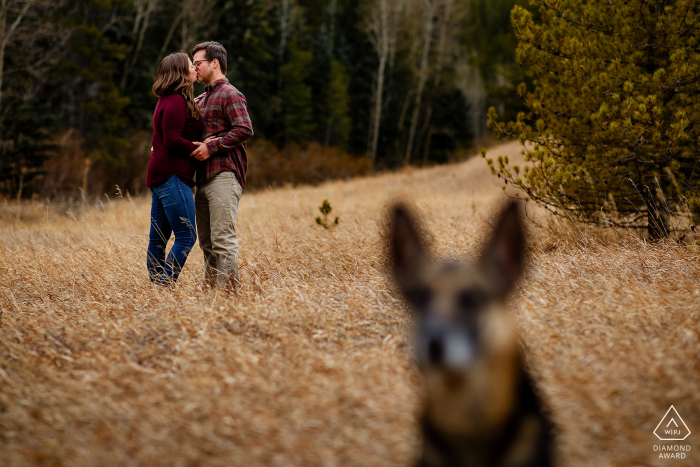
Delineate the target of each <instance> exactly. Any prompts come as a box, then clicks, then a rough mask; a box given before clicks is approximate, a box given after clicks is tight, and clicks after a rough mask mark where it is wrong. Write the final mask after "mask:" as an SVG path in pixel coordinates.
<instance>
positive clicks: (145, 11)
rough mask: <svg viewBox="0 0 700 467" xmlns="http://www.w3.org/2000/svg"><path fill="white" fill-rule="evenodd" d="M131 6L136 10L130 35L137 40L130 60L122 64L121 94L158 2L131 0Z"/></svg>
mask: <svg viewBox="0 0 700 467" xmlns="http://www.w3.org/2000/svg"><path fill="white" fill-rule="evenodd" d="M133 4H134V7H135V8H136V15H135V16H134V26H133V28H132V31H131V34H132V36H133V37H137V40H136V45H135V46H134V47H133V48H132V50H131V58H130V59H129V58H127V60H126V61H125V63H124V73H123V74H122V82H121V86H120V88H121V90H122V92H123V91H124V90H125V89H126V82H127V78H128V76H129V74H130V73H131V71H132V70H133V69H134V66H135V65H136V61H137V60H138V58H139V53H140V52H141V47H142V46H143V39H144V37H145V35H146V30H147V29H148V22H149V19H150V17H151V13H153V12H154V11H156V10H157V9H158V7H159V6H160V0H133Z"/></svg>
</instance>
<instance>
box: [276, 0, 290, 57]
mask: <svg viewBox="0 0 700 467" xmlns="http://www.w3.org/2000/svg"><path fill="white" fill-rule="evenodd" d="M293 19H294V3H293V0H280V2H279V5H278V8H277V20H278V21H279V24H280V48H279V51H278V55H279V61H280V63H282V61H283V60H284V51H285V49H286V48H287V39H289V36H290V34H291V30H292V21H293Z"/></svg>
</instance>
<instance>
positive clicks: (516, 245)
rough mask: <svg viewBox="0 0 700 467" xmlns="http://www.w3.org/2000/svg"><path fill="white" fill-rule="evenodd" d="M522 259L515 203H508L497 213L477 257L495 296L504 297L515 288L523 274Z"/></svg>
mask: <svg viewBox="0 0 700 467" xmlns="http://www.w3.org/2000/svg"><path fill="white" fill-rule="evenodd" d="M524 259H525V227H524V226H523V221H522V218H521V214H520V206H519V204H518V202H517V201H511V202H510V203H508V205H507V206H506V207H505V209H503V211H502V212H501V215H500V216H499V218H498V221H497V222H496V228H495V229H494V231H493V234H492V236H491V239H490V240H489V242H488V244H487V246H486V249H485V250H484V253H483V254H482V256H481V265H482V267H483V268H484V269H485V270H486V273H487V275H488V277H489V281H490V283H491V284H492V286H493V288H494V289H493V290H494V292H495V293H496V294H497V295H505V294H507V293H508V292H509V291H510V289H511V288H512V287H513V286H514V285H515V282H516V281H517V280H518V278H519V277H520V274H522V272H523V263H524Z"/></svg>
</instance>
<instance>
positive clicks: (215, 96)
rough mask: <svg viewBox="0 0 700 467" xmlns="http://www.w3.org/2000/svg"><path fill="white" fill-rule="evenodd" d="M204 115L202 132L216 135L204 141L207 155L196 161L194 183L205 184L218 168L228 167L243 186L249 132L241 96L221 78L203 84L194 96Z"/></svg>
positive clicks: (221, 170) (222, 170) (251, 125)
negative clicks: (202, 160)
mask: <svg viewBox="0 0 700 467" xmlns="http://www.w3.org/2000/svg"><path fill="white" fill-rule="evenodd" d="M195 100H196V101H197V104H199V107H200V108H201V109H202V115H203V117H204V135H203V136H202V139H206V138H208V137H210V136H214V137H216V139H214V140H212V141H210V142H208V143H207V149H209V154H210V156H211V157H209V159H207V160H205V161H204V162H200V163H199V164H198V165H197V186H202V185H205V184H206V183H207V182H209V181H210V180H211V179H212V178H214V177H216V176H217V175H219V174H220V173H221V172H227V171H232V172H235V173H236V178H237V179H238V182H239V183H240V184H241V188H245V174H246V170H247V169H248V155H247V154H246V145H245V142H246V141H248V140H249V139H250V138H252V136H253V124H252V122H251V121H250V117H249V116H248V109H247V103H246V100H245V96H244V95H243V94H242V93H241V92H240V91H239V90H238V89H236V88H235V87H233V86H232V85H231V83H229V81H228V79H226V78H222V79H220V80H218V81H216V82H215V83H214V84H212V85H210V86H207V87H206V88H205V90H204V94H201V95H200V96H197V98H196V99H195Z"/></svg>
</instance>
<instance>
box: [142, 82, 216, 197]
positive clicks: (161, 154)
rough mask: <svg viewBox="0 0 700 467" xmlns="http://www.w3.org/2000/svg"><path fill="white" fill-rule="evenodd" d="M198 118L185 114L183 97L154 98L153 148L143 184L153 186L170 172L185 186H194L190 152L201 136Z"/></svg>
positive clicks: (177, 95) (167, 176)
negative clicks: (156, 101)
mask: <svg viewBox="0 0 700 467" xmlns="http://www.w3.org/2000/svg"><path fill="white" fill-rule="evenodd" d="M203 128H204V124H203V121H202V119H201V118H199V119H194V118H188V116H187V104H186V103H185V98H184V97H182V96H180V95H179V94H176V95H172V96H165V97H161V98H160V99H158V104H156V110H155V112H153V141H152V143H153V152H152V153H151V159H150V160H149V161H148V173H147V175H146V186H147V187H149V188H155V187H157V186H158V185H160V184H161V183H163V182H165V181H166V180H167V179H169V178H170V177H172V176H173V175H177V177H178V178H179V179H180V180H182V182H183V183H185V184H187V186H189V187H193V186H194V170H195V167H196V162H197V160H196V159H195V158H194V157H191V156H190V153H191V152H192V151H194V150H195V149H196V148H197V146H196V145H194V144H193V143H192V141H201V140H202V130H203Z"/></svg>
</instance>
